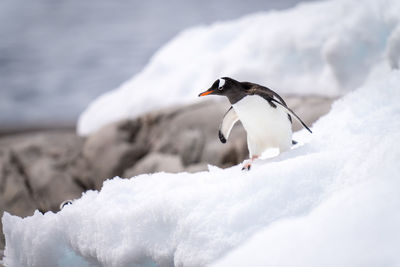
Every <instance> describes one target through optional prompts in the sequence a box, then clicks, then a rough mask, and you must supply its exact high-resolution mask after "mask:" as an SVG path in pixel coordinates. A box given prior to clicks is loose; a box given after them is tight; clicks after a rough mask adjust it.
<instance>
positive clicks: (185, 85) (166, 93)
mask: <svg viewBox="0 0 400 267" xmlns="http://www.w3.org/2000/svg"><path fill="white" fill-rule="evenodd" d="M399 14H400V2H399V1H397V0H387V1H380V0H366V1H363V2H362V4H360V1H357V0H337V1H326V2H314V3H307V4H301V5H298V6H296V7H295V8H292V9H289V10H286V11H279V12H267V13H258V14H253V15H249V16H246V17H244V18H241V19H238V20H235V21H229V22H220V23H215V24H213V25H210V26H203V27H196V28H192V29H189V30H186V31H184V32H182V33H181V34H179V35H178V36H177V37H176V38H174V39H173V40H172V41H170V42H169V43H167V44H166V45H165V46H164V47H163V48H162V49H160V50H159V51H158V52H157V53H156V54H155V55H154V56H153V58H152V59H151V60H150V62H149V64H148V65H147V66H146V67H145V68H144V70H143V71H142V72H140V73H139V74H137V75H136V76H134V77H133V78H132V79H131V80H129V81H128V82H126V83H124V84H123V85H122V86H121V87H120V88H118V89H116V90H113V91H110V92H108V93H106V94H104V95H102V96H100V97H99V98H97V99H96V100H95V101H93V102H92V104H91V105H90V106H89V107H88V108H87V109H86V110H85V111H84V112H83V114H82V115H81V116H80V119H79V122H78V126H77V127H78V133H79V134H81V135H87V134H90V133H91V132H93V131H96V130H97V129H99V128H100V127H101V126H103V125H105V124H107V123H110V122H113V121H116V120H119V119H123V118H127V117H133V116H136V115H138V114H140V113H143V112H146V111H149V110H151V109H154V108H159V107H163V106H167V105H171V104H178V103H184V102H189V101H193V99H195V98H196V97H197V94H198V93H199V92H201V91H204V90H205V89H206V88H208V87H209V86H210V85H211V83H212V82H213V81H214V80H215V79H216V78H219V77H221V76H232V77H234V78H236V79H238V80H248V81H253V82H258V83H261V84H264V85H267V86H270V87H272V88H275V89H276V90H277V91H278V92H279V93H282V94H283V93H286V94H322V95H334V96H337V95H342V94H344V93H345V92H347V91H349V90H351V89H354V88H356V87H358V86H360V85H361V84H362V83H363V82H364V80H365V78H366V77H367V76H368V75H369V73H370V72H371V69H372V68H373V67H374V65H375V64H377V63H379V62H383V63H385V65H390V66H392V67H393V68H394V67H398V65H399V58H400V24H399V21H400V16H399Z"/></svg>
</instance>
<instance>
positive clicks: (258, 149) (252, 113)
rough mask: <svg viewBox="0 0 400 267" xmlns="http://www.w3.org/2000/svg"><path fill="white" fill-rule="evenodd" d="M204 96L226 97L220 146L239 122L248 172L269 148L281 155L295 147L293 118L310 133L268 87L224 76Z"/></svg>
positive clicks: (220, 132)
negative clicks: (226, 105)
mask: <svg viewBox="0 0 400 267" xmlns="http://www.w3.org/2000/svg"><path fill="white" fill-rule="evenodd" d="M205 95H222V96H226V97H227V98H228V99H229V102H230V103H231V105H232V106H231V107H230V108H229V110H228V111H227V112H226V113H225V116H224V118H223V120H222V123H221V125H220V129H219V132H218V135H219V139H220V140H221V142H222V143H225V142H226V140H227V139H228V137H229V134H230V132H231V130H232V127H233V125H234V124H235V123H236V122H237V121H238V120H240V121H241V122H242V125H243V127H244V129H245V130H246V132H247V147H248V149H249V154H250V160H248V161H246V162H245V163H244V165H243V169H248V170H249V169H250V167H251V163H252V162H253V161H254V160H255V159H256V158H258V157H259V156H261V154H262V153H263V152H264V151H265V150H266V149H268V148H279V151H280V153H282V152H284V151H287V150H289V149H290V147H291V145H292V144H295V141H292V125H291V124H292V116H293V117H295V118H296V119H297V120H298V121H299V122H300V123H301V124H302V125H303V126H304V127H305V128H306V129H307V130H308V131H309V132H310V133H311V130H310V129H309V128H308V127H307V125H306V124H305V123H304V122H303V121H302V120H301V119H300V118H299V117H298V116H297V115H296V114H295V113H294V112H293V111H292V110H291V109H290V108H289V107H288V106H287V105H286V103H285V101H284V100H283V99H282V97H280V96H279V95H278V94H277V93H275V92H274V91H272V90H271V89H269V88H267V87H264V86H261V85H258V84H255V83H250V82H239V81H236V80H234V79H232V78H229V77H223V78H221V79H218V80H216V81H215V82H214V83H213V84H212V86H211V87H210V88H209V89H208V90H207V91H205V92H203V93H201V94H199V96H205Z"/></svg>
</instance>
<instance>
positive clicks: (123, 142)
mask: <svg viewBox="0 0 400 267" xmlns="http://www.w3.org/2000/svg"><path fill="white" fill-rule="evenodd" d="M286 100H287V102H288V105H289V106H291V107H292V108H293V109H294V110H295V111H296V112H297V113H298V114H299V115H300V116H301V117H302V118H303V119H304V121H305V122H306V123H307V124H309V125H311V124H312V122H314V121H315V120H316V119H317V118H319V117H320V116H321V115H323V114H325V113H327V112H328V111H329V108H330V105H331V102H332V100H331V99H327V98H321V97H312V96H309V97H303V98H299V97H286ZM228 108H229V105H228V103H227V102H219V103H215V102H201V103H197V104H193V105H188V106H182V107H174V108H169V109H163V110H159V111H155V112H151V113H148V114H145V115H143V116H141V117H139V118H136V119H132V120H124V121H120V122H117V123H114V124H110V125H107V126H105V127H104V128H102V129H100V130H99V131H97V132H96V133H94V134H92V135H91V136H89V137H87V138H86V139H83V138H81V137H78V136H76V135H75V133H74V132H72V131H58V132H39V133H26V134H18V135H10V136H5V137H2V138H0V213H1V214H2V211H4V210H6V211H8V212H10V213H12V214H15V215H19V216H27V215H30V214H32V213H33V211H34V210H35V209H39V210H40V211H42V212H45V211H49V210H50V211H57V210H58V208H59V205H60V203H61V202H63V201H64V200H66V199H74V198H78V197H79V196H80V195H81V193H82V192H83V191H86V190H88V189H100V188H101V186H102V183H103V181H104V180H105V179H107V178H110V177H114V176H117V175H118V176H121V177H132V176H135V175H139V174H142V173H154V172H160V171H166V172H181V171H187V172H197V171H202V170H206V169H207V164H212V165H216V166H219V167H228V166H232V165H234V164H237V163H239V162H241V161H243V160H244V159H245V158H246V157H247V155H248V151H247V144H246V136H245V132H244V130H243V128H242V127H241V125H240V123H238V124H239V125H237V126H235V127H234V129H233V130H232V133H231V136H230V138H229V140H228V142H227V143H226V144H222V143H221V142H220V141H219V139H218V127H219V124H220V122H221V119H222V117H223V115H224V113H225V112H226V111H227V109H228ZM299 128H300V125H299V124H297V123H295V124H294V129H299ZM0 236H1V237H0V250H1V248H2V247H3V246H2V244H1V243H2V242H3V244H4V240H3V239H2V235H0Z"/></svg>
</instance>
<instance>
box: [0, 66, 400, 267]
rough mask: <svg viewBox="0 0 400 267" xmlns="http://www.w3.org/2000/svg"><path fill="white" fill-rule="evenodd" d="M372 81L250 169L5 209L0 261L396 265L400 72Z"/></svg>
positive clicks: (158, 177)
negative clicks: (60, 204) (290, 145)
mask: <svg viewBox="0 0 400 267" xmlns="http://www.w3.org/2000/svg"><path fill="white" fill-rule="evenodd" d="M372 77H373V78H371V79H368V80H367V81H366V84H365V85H364V86H362V87H361V88H359V89H357V90H356V91H354V92H352V93H349V94H348V95H347V96H345V97H344V98H342V99H341V100H338V101H337V102H336V103H335V104H334V106H333V108H332V111H331V112H330V113H329V114H328V115H327V116H325V117H324V118H322V119H320V120H319V121H318V122H317V123H316V124H315V126H314V127H313V132H314V133H313V135H312V139H311V140H310V141H309V142H308V143H306V144H304V145H303V146H300V147H298V148H296V149H293V150H292V151H289V152H287V153H284V154H282V155H280V156H278V157H277V158H274V159H269V160H260V161H258V162H256V163H255V165H254V167H253V169H252V170H251V171H250V172H243V171H241V170H240V166H234V167H232V168H229V169H225V170H222V169H219V168H210V171H208V172H200V173H195V174H189V173H179V174H167V173H157V174H153V175H140V176H137V177H134V178H132V179H120V178H114V179H112V180H108V181H106V182H104V185H103V187H102V189H101V191H100V192H97V191H88V192H86V193H84V194H83V196H82V197H81V198H80V199H78V200H75V201H74V202H73V204H72V205H68V206H66V207H65V208H64V209H63V210H62V211H60V212H58V213H56V214H55V213H52V212H47V213H45V214H41V213H40V212H35V214H34V215H33V216H31V217H27V218H19V217H16V216H12V215H10V214H8V213H5V214H4V216H3V218H2V222H3V228H4V229H3V230H4V234H5V237H6V248H5V252H4V255H5V256H4V259H3V260H4V263H5V265H6V266H10V267H12V266H92V265H95V266H97V265H101V266H173V265H175V266H204V265H207V264H211V263H213V262H214V261H216V260H221V261H219V262H217V263H216V266H232V264H233V263H235V262H238V263H240V264H239V265H241V266H253V265H254V266H255V265H258V266H293V265H295V266H368V265H371V266H399V264H400V254H398V253H397V252H398V251H397V249H398V248H399V247H400V234H399V233H400V231H399V230H400V229H399V225H400V215H399V213H398V207H399V206H400V194H399V192H398V188H399V185H400V177H399V175H398V174H399V173H400V165H399V164H398V161H399V159H400V145H399V140H400V121H399V120H398V119H397V118H398V117H399V116H400V104H399V101H398V100H399V99H400V90H399V87H400V72H399V71H397V70H392V71H389V70H387V71H386V73H384V74H382V73H379V72H377V73H375V75H373V76H372ZM303 134H305V132H304V131H303V132H300V133H298V136H296V140H299V141H301V136H302V135H303ZM249 239H250V241H249V242H248V243H246V241H247V240H249ZM243 244H244V245H243ZM240 245H243V246H242V247H240ZM234 248H237V249H236V250H234V252H233V253H232V254H228V255H227V253H229V252H230V251H231V250H232V249H234ZM224 255H227V257H226V258H222V257H224ZM288 255H290V257H288ZM221 258H222V259H221ZM293 263H294V264H293Z"/></svg>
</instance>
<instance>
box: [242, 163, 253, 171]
mask: <svg viewBox="0 0 400 267" xmlns="http://www.w3.org/2000/svg"><path fill="white" fill-rule="evenodd" d="M250 168H251V163H246V164H244V166H243V167H242V171H245V170H248V171H250Z"/></svg>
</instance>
